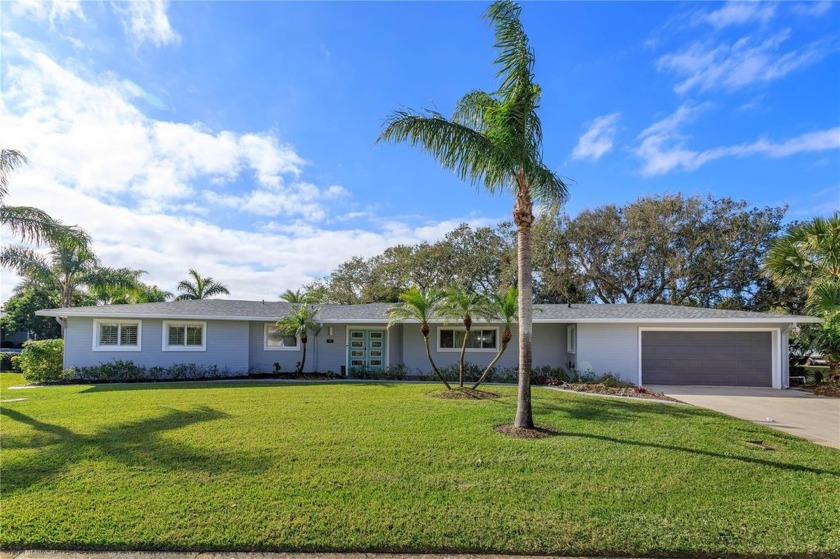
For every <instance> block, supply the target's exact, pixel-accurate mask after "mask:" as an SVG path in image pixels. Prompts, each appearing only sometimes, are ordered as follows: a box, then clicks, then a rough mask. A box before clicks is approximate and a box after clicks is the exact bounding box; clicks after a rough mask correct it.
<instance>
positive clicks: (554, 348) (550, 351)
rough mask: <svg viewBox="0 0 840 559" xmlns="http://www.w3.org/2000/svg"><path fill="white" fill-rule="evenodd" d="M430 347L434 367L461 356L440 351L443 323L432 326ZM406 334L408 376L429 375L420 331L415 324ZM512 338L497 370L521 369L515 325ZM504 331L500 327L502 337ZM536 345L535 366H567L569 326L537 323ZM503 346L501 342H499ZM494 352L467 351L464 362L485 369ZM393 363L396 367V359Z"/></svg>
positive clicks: (404, 349) (454, 361)
mask: <svg viewBox="0 0 840 559" xmlns="http://www.w3.org/2000/svg"><path fill="white" fill-rule="evenodd" d="M486 326H487V325H485V324H483V323H477V324H476V325H475V326H473V328H484V327H486ZM489 326H493V327H495V326H499V325H498V324H490V325H489ZM430 327H431V331H430V332H429V344H430V346H431V349H432V359H434V360H435V365H437V366H438V367H450V366H453V365H456V364H457V363H458V359H459V357H460V353H459V352H458V351H438V350H437V340H438V337H437V336H438V329H439V328H447V327H445V326H442V325H440V324H432V325H430ZM403 328H404V329H405V335H404V336H403V341H402V362H403V363H404V364H405V366H406V367H407V368H408V369H409V374H428V373H429V372H430V367H429V360H428V358H427V357H426V348H425V346H424V345H423V336H422V335H421V334H420V330H419V328H418V327H417V326H416V325H415V324H408V325H403ZM511 332H512V333H513V338H512V339H511V341H510V343H509V344H508V347H507V350H506V351H505V353H504V355H502V358H501V359H499V362H498V363H496V367H498V368H507V367H518V366H519V351H518V347H519V346H518V343H517V339H518V338H517V337H518V335H519V329H518V328H517V327H516V326H515V325H514V327H513V328H512V329H511ZM501 334H502V330H501V327H500V328H499V336H501ZM531 340H532V344H533V360H532V363H533V366H534V367H540V366H543V365H550V366H552V367H565V365H566V362H567V361H568V360H569V356H568V355H567V353H566V325H565V324H534V330H533V335H532V337H531ZM499 341H500V343H501V340H499ZM495 355H496V352H495V351H469V350H467V353H466V357H465V360H466V361H467V362H468V363H472V364H474V365H478V366H479V367H482V368H483V367H486V366H487V365H489V364H490V361H492V360H493V357H495ZM391 363H392V364H394V363H395V362H394V360H393V358H392V359H391Z"/></svg>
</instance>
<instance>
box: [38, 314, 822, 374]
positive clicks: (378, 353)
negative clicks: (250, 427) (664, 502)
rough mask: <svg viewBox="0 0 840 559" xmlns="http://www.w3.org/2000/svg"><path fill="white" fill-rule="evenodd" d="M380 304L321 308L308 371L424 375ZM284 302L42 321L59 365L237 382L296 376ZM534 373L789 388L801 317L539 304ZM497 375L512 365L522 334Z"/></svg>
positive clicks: (473, 338) (457, 335) (487, 336)
mask: <svg viewBox="0 0 840 559" xmlns="http://www.w3.org/2000/svg"><path fill="white" fill-rule="evenodd" d="M389 306H390V305H389V304H387V303H373V304H365V305H318V307H319V311H318V315H317V319H318V321H319V322H320V323H321V324H322V328H321V329H320V331H319V332H317V333H313V334H310V335H309V336H308V343H307V358H306V364H305V365H306V367H305V369H306V370H307V371H320V372H326V371H333V372H335V373H346V372H347V371H349V370H352V369H353V368H357V367H364V368H367V369H374V370H375V369H381V368H385V367H389V366H394V365H398V364H403V365H405V366H406V367H407V368H408V369H409V371H413V372H415V373H418V374H419V373H420V372H421V371H422V372H427V371H428V370H429V366H428V362H427V359H426V354H425V349H424V346H423V340H422V336H421V334H420V329H419V327H418V324H417V323H411V322H405V323H400V324H392V325H390V326H389V325H388V318H387V317H386V314H385V313H386V309H387V308H388V307H389ZM291 310H292V305H290V304H289V303H284V302H265V301H233V300H223V299H205V300H196V301H173V302H167V303H146V304H138V305H106V306H97V307H74V308H65V309H49V310H42V311H38V314H40V315H42V316H54V317H56V318H57V319H58V320H59V321H60V322H61V323H62V325H63V327H64V339H65V346H64V347H65V349H64V366H65V367H84V366H91V365H96V364H99V363H103V362H109V361H112V360H114V359H122V360H130V361H133V362H134V363H136V364H138V365H144V366H147V367H151V366H170V365H173V364H177V363H195V364H198V365H205V366H210V365H216V366H218V367H219V368H220V369H226V370H228V371H229V372H231V373H232V374H241V375H245V374H248V373H260V372H272V371H273V370H274V368H275V367H274V364H275V363H279V364H280V366H281V368H282V370H283V371H286V372H290V371H293V370H294V368H295V364H296V363H297V362H298V361H300V359H301V354H302V348H301V344H300V340H299V339H297V338H295V337H294V336H284V335H282V334H281V333H280V332H278V331H277V328H276V327H275V322H276V321H277V320H278V319H280V318H281V317H283V316H285V315H287V314H288V313H289V312H290V311H291ZM533 316H534V319H533V321H534V325H533V337H532V340H533V365H534V366H535V367H538V366H541V365H550V366H554V367H567V368H571V367H575V368H577V369H578V370H582V371H584V370H585V371H592V372H594V373H598V374H601V373H607V372H611V373H613V374H615V375H617V376H620V377H622V378H624V379H626V380H628V381H630V382H633V383H636V384H638V385H641V384H643V383H644V384H702V385H737V386H772V387H774V388H785V387H787V386H788V332H789V331H790V329H791V328H792V327H794V326H795V325H796V324H797V323H804V322H818V320H817V319H814V318H812V317H805V316H791V315H783V314H770V313H755V312H745V311H730V310H720V309H705V308H696V307H679V306H671V305H659V304H624V305H605V304H572V305H535V306H534V315H533ZM461 332H463V327H459V325H458V324H445V323H444V322H443V321H435V322H434V323H432V324H431V333H430V341H431V349H432V354H433V357H434V359H435V362H436V363H437V364H438V365H440V366H448V365H453V364H455V363H457V360H458V355H459V350H460V343H461V340H463V334H461ZM513 335H514V339H513V341H512V342H511V343H510V344H509V346H508V348H507V351H506V353H505V355H504V356H503V357H502V359H501V360H500V361H499V363H498V365H497V366H498V367H515V366H516V365H517V363H518V349H517V343H516V337H517V332H516V329H515V328H514V332H513ZM500 343H501V331H500V325H499V324H496V323H492V322H489V323H488V322H481V321H475V322H474V323H473V326H472V331H471V333H470V337H469V340H468V349H467V359H468V361H469V362H471V363H474V364H476V365H478V366H486V365H487V364H488V363H489V362H490V360H491V359H492V358H493V356H494V355H495V353H496V352H497V350H498V348H499V344H500Z"/></svg>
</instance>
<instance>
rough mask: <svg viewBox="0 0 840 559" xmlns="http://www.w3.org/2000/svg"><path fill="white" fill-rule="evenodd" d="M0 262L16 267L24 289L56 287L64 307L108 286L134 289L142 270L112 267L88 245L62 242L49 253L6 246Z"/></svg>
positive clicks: (93, 297)
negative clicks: (102, 260) (107, 265)
mask: <svg viewBox="0 0 840 559" xmlns="http://www.w3.org/2000/svg"><path fill="white" fill-rule="evenodd" d="M0 265H2V266H4V267H6V268H11V269H13V270H15V271H16V272H17V273H18V275H20V276H21V278H22V280H23V281H22V286H23V288H25V289H34V290H46V291H53V290H54V291H57V292H58V293H59V297H60V301H59V303H60V305H61V306H62V307H72V306H74V303H75V302H77V301H78V300H79V298H80V297H88V298H90V299H91V300H95V297H96V294H97V293H99V292H102V291H103V290H106V289H135V288H136V286H137V282H138V280H137V278H138V277H139V276H140V275H141V274H144V273H145V272H143V271H142V270H130V269H128V268H109V267H106V266H102V264H101V262H100V261H99V258H97V256H96V255H95V254H94V253H93V251H92V250H91V249H90V248H88V247H87V246H79V245H77V244H73V243H67V242H64V241H62V242H59V243H53V244H51V245H50V248H49V251H48V252H47V254H46V255H44V254H41V253H39V252H36V251H35V250H33V249H31V248H29V247H25V246H7V247H4V248H3V250H2V251H1V252H0Z"/></svg>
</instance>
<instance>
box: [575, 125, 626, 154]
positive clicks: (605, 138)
mask: <svg viewBox="0 0 840 559" xmlns="http://www.w3.org/2000/svg"><path fill="white" fill-rule="evenodd" d="M620 116H621V115H620V113H612V114H608V115H603V116H599V117H598V118H596V119H595V120H594V121H593V122H592V124H591V125H590V126H589V130H587V131H586V132H585V133H584V134H583V135H582V136H581V137H580V139H578V143H577V145H576V146H575V149H574V151H572V157H573V158H575V159H588V160H590V161H598V160H599V159H600V158H601V157H602V156H603V155H605V154H607V153H609V152H610V151H612V149H613V141H614V139H615V135H616V132H617V126H616V125H617V124H618V119H619V117H620Z"/></svg>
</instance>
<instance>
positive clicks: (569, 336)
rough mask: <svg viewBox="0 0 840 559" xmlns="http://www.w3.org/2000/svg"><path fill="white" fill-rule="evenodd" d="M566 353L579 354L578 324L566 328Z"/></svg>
mask: <svg viewBox="0 0 840 559" xmlns="http://www.w3.org/2000/svg"><path fill="white" fill-rule="evenodd" d="M566 353H577V324H569V325H568V326H566Z"/></svg>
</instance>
